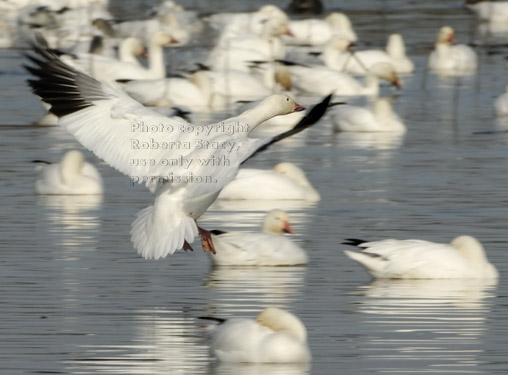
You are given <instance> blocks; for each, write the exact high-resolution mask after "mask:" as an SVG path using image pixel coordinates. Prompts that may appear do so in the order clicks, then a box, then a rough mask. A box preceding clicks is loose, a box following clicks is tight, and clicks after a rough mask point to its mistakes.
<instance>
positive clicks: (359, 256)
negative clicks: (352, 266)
mask: <svg viewBox="0 0 508 375" xmlns="http://www.w3.org/2000/svg"><path fill="white" fill-rule="evenodd" d="M346 244H353V245H356V246H358V247H360V248H362V249H363V250H362V252H361V253H356V252H352V251H348V250H345V251H344V253H345V254H346V255H347V256H348V257H349V258H351V259H353V260H356V261H357V262H358V263H360V264H361V265H362V266H364V267H365V268H366V269H367V271H368V272H369V273H370V274H371V275H372V276H374V277H377V278H386V279H488V278H497V277H498V272H497V270H496V268H495V267H494V266H493V265H492V264H491V263H490V262H489V261H488V259H487V256H486V255H485V250H484V249H483V246H482V245H481V243H480V242H479V241H478V240H477V239H475V238H473V237H471V236H460V237H457V238H455V239H454V240H453V241H452V242H451V243H450V244H440V243H434V242H429V241H422V240H382V241H373V242H362V241H356V240H351V241H350V242H347V243H346Z"/></svg>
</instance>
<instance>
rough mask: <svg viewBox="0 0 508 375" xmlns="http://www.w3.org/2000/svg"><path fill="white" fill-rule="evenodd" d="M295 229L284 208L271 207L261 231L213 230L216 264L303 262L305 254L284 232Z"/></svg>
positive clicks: (213, 258)
mask: <svg viewBox="0 0 508 375" xmlns="http://www.w3.org/2000/svg"><path fill="white" fill-rule="evenodd" d="M285 233H294V231H293V229H292V228H291V225H290V224H289V215H288V214H287V213H286V212H285V211H283V210H278V209H276V210H272V211H270V212H269V213H268V214H267V215H266V216H265V219H264V221H263V227H262V231H261V232H260V233H245V232H222V231H212V241H213V244H214V247H215V250H216V253H215V255H212V256H211V257H210V258H211V259H212V262H213V264H215V265H217V266H294V265H299V264H306V263H307V262H308V258H307V254H306V253H305V250H303V249H302V248H301V247H300V246H298V245H296V244H295V243H293V242H292V241H291V240H290V239H288V238H287V237H285V236H283V234H285Z"/></svg>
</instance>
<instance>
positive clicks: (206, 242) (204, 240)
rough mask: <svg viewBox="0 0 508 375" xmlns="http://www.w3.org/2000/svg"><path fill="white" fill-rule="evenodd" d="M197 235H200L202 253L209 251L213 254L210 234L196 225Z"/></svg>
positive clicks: (213, 249) (213, 248)
mask: <svg viewBox="0 0 508 375" xmlns="http://www.w3.org/2000/svg"><path fill="white" fill-rule="evenodd" d="M198 231H199V234H201V244H202V246H203V251H209V252H211V253H212V254H215V247H214V246H213V241H212V234H211V233H210V232H209V231H207V230H206V229H203V228H201V227H200V226H199V225H198Z"/></svg>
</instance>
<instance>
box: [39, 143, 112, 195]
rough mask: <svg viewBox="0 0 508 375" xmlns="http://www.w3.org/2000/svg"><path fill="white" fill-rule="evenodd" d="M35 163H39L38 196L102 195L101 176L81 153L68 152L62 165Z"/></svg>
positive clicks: (75, 151)
mask: <svg viewBox="0 0 508 375" xmlns="http://www.w3.org/2000/svg"><path fill="white" fill-rule="evenodd" d="M35 162H36V163H38V165H37V167H36V170H37V172H38V177H37V180H36V181H35V191H36V192H37V194H47V195H86V194H90V195H92V194H102V191H103V185H102V179H101V175H100V174H99V172H98V171H97V169H95V167H94V166H93V165H92V164H90V163H87V162H85V157H84V155H83V153H82V152H81V151H78V150H71V151H68V152H67V153H65V155H64V156H63V157H62V160H61V161H60V163H55V164H51V163H48V162H45V161H40V160H36V161H35Z"/></svg>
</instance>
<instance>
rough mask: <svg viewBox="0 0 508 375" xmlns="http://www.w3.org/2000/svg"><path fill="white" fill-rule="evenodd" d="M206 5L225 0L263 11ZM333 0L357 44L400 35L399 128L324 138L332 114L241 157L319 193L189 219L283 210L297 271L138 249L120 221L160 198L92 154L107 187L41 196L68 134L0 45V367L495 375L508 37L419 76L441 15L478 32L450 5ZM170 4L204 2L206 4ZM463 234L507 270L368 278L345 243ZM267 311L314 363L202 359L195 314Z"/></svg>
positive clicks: (506, 246)
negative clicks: (283, 165)
mask: <svg viewBox="0 0 508 375" xmlns="http://www.w3.org/2000/svg"><path fill="white" fill-rule="evenodd" d="M140 3H141V2H134V1H130V2H128V1H125V2H120V1H117V2H115V9H114V10H115V12H116V13H117V14H125V15H126V16H132V15H133V14H136V12H137V11H138V10H139V9H144V8H145V7H146V6H142V5H140ZM146 3H148V2H146ZM152 3H153V2H152ZM216 3H217V4H218V5H217V9H218V10H221V11H224V10H228V9H234V10H242V9H255V8H256V7H257V6H258V5H260V4H261V3H260V2H232V1H217V2H216ZM285 3H286V2H281V1H279V2H276V4H278V5H282V6H283V5H285ZM342 3H351V4H348V5H345V4H344V5H343V4H340V3H339V2H337V3H330V4H332V5H331V6H329V7H330V8H331V7H333V6H334V5H336V6H337V7H339V5H343V8H342V9H346V10H347V11H348V12H349V14H350V15H351V19H352V22H353V24H354V26H355V29H356V31H357V33H358V35H359V37H360V41H361V43H360V44H361V45H373V46H378V45H382V44H384V40H385V39H386V37H387V35H388V34H389V33H391V32H395V31H397V32H401V33H402V34H403V35H404V37H405V39H406V43H407V49H408V52H409V55H410V57H411V58H412V59H413V61H414V62H415V64H416V68H417V70H416V73H415V74H414V75H412V76H407V77H404V78H403V85H404V88H403V90H401V91H400V92H399V93H397V94H398V96H397V97H396V98H395V101H394V107H395V108H396V110H397V112H398V113H399V114H400V115H401V117H402V118H403V119H404V120H405V123H406V125H407V126H408V132H407V134H406V135H405V136H402V137H398V136H388V135H370V134H363V135H352V134H333V133H332V132H331V125H330V123H329V121H328V120H327V119H324V120H323V121H321V122H320V123H319V124H318V125H317V126H316V127H315V128H313V129H311V130H310V131H308V132H307V133H306V134H303V135H300V136H299V137H298V138H297V139H296V140H288V141H285V142H283V143H281V144H280V145H278V146H277V147H274V148H272V149H271V150H269V151H268V152H265V153H264V154H261V155H259V156H258V157H257V158H256V159H254V160H252V161H250V162H249V165H248V166H249V167H259V168H271V167H272V166H273V165H275V164H276V163H277V162H279V161H286V160H287V161H292V162H295V163H298V164H300V165H301V166H302V167H303V168H304V170H305V171H306V172H307V174H308V177H309V179H310V180H311V181H312V183H313V184H314V185H315V186H316V187H317V188H318V189H319V191H320V192H321V195H322V200H321V201H320V202H319V203H317V204H315V205H305V204H301V203H298V202H289V203H288V202H286V203H282V202H266V203H265V204H260V203H257V202H256V203H254V204H248V203H227V204H226V203H221V204H217V205H216V206H214V208H213V209H210V210H209V211H208V212H207V213H205V215H203V217H202V219H201V224H202V225H203V226H204V227H205V228H215V229H223V230H230V229H241V230H255V229H256V228H257V227H258V226H259V224H260V220H261V218H262V216H263V215H264V213H265V212H266V211H267V210H269V209H271V208H274V207H280V208H285V209H287V210H288V211H289V212H290V213H291V216H292V218H293V222H294V228H295V230H296V232H297V234H296V235H295V236H294V237H293V238H294V241H296V242H298V243H300V244H301V245H302V246H303V247H305V249H306V250H307V251H308V253H309V256H310V259H311V262H310V263H309V264H308V265H307V266H306V267H295V268H291V267H290V268H252V269H236V268H224V269H212V268H211V266H210V261H209V259H207V255H206V254H204V253H203V252H201V250H199V248H200V246H199V245H196V246H195V247H196V250H195V252H193V253H177V254H175V255H174V256H171V257H169V258H166V259H163V260H160V261H146V260H143V259H141V258H140V257H139V256H138V255H137V254H136V252H135V250H134V249H133V248H132V245H131V243H130V241H129V229H130V224H131V222H132V221H133V218H134V216H135V213H136V212H137V211H138V210H140V209H142V208H143V207H145V206H147V205H148V204H150V202H151V199H152V197H151V195H150V194H149V193H148V192H147V191H145V190H144V189H143V188H142V187H139V186H138V187H132V186H130V185H129V181H128V179H127V178H126V177H124V176H122V175H120V174H119V173H118V172H116V171H115V170H113V169H112V168H110V167H108V166H107V165H105V164H104V163H102V162H101V161H100V160H98V159H97V158H95V157H94V156H93V155H92V154H90V153H87V157H88V159H89V160H91V161H92V162H93V163H94V164H96V165H98V166H99V168H100V171H101V172H102V175H103V178H104V180H105V185H106V193H105V195H104V197H103V198H101V199H98V198H87V199H84V198H83V197H38V196H36V195H35V194H34V188H33V184H34V179H35V173H34V167H33V165H32V164H31V163H30V160H33V159H47V160H54V161H55V160H58V158H59V157H60V155H61V154H62V152H63V151H64V150H67V149H69V148H74V147H79V145H78V143H77V142H76V141H74V139H73V138H72V137H71V136H69V135H67V134H66V133H64V132H63V131H61V130H60V129H58V128H41V127H33V126H30V125H29V124H31V123H33V122H36V121H37V120H38V119H39V118H40V116H41V114H42V109H41V107H40V105H39V103H38V102H37V100H36V99H35V98H34V97H33V96H32V95H31V94H30V92H29V91H28V89H27V88H26V85H25V83H24V80H25V79H26V78H27V76H26V75H25V73H24V72H23V70H22V69H21V67H20V64H21V62H22V60H21V59H20V57H19V55H18V52H17V51H12V50H8V51H0V67H1V68H0V69H1V72H2V73H5V74H3V75H0V82H1V85H0V87H2V90H0V125H1V126H0V134H1V138H0V139H1V141H0V146H1V147H0V171H1V172H2V178H1V180H0V187H1V191H2V198H3V199H2V208H1V210H0V218H1V223H2V225H1V227H0V228H1V229H0V251H1V257H0V373H1V374H6V375H7V374H9V375H16V374H41V373H54V374H57V373H61V374H71V373H72V374H231V375H232V374H235V375H236V374H249V375H251V374H252V375H254V374H263V375H268V374H279V375H282V374H284V375H286V374H315V375H317V374H319V375H334V374H348V375H363V374H414V373H433V374H450V373H452V374H506V372H507V370H508V360H507V359H506V348H507V344H508V341H507V337H508V313H507V310H506V309H507V302H506V301H507V300H506V298H507V297H508V293H507V281H506V280H507V274H508V235H507V230H506V228H507V221H506V218H507V217H508V188H507V178H508V177H507V174H508V173H507V172H508V152H507V143H508V133H493V132H492V131H493V130H496V129H497V126H498V125H497V124H496V121H495V116H494V111H493V100H494V98H495V97H496V96H498V95H499V94H500V93H502V92H503V91H504V89H505V85H506V84H507V83H508V79H507V78H506V77H507V74H506V60H505V56H506V55H508V49H507V48H505V47H489V48H478V49H477V51H478V53H479V54H480V56H481V57H480V59H481V68H480V71H479V74H478V75H477V76H474V77H470V78H462V79H460V80H457V79H453V78H452V79H438V78H437V77H435V76H432V75H429V76H428V77H427V80H426V81H425V84H423V82H424V79H423V74H424V67H425V65H426V58H427V55H428V52H429V51H430V48H431V47H432V43H433V41H434V37H435V35H436V32H437V29H438V28H439V27H440V26H442V25H445V24H450V25H452V26H453V27H454V28H455V29H456V31H457V36H458V38H459V41H463V42H469V41H471V40H472V38H473V36H474V32H473V31H474V30H473V31H472V29H471V27H472V25H474V22H473V17H472V15H471V14H469V13H468V12H466V11H465V10H464V9H462V2H461V1H423V0H420V1H416V0H415V1H402V0H400V1H395V0H394V1H388V0H387V1H374V0H372V1H355V2H342ZM182 4H184V5H186V4H187V5H189V6H192V7H195V8H198V7H203V8H201V9H202V10H203V11H205V12H206V11H210V9H208V8H206V7H207V6H208V5H207V4H208V2H205V1H189V2H187V3H185V2H183V3H182ZM132 5H136V7H131V6H132ZM191 52H192V51H191ZM191 52H189V51H186V50H185V49H184V50H183V51H182V53H188V54H189V55H192V53H191ZM179 53H180V52H175V51H171V52H170V55H171V56H178V54H179ZM384 89H385V93H387V94H393V93H394V92H393V91H391V90H390V89H389V88H384ZM318 99H319V98H307V99H306V101H307V102H308V103H312V102H314V101H317V100H318ZM476 132H483V134H475V133H476ZM485 132H487V133H485ZM460 234H471V235H474V236H476V237H477V238H479V239H480V240H481V241H482V242H483V244H484V245H485V248H486V249H487V253H488V256H489V258H490V259H491V261H492V262H493V263H495V264H496V265H497V267H498V269H499V271H500V274H501V278H500V280H499V282H497V283H496V282H490V283H486V282H478V281H467V280H465V281H460V280H459V281H449V280H448V281H440V280H435V281H429V280H415V281H372V280H371V279H370V277H369V276H368V275H367V274H366V272H365V271H364V270H363V269H361V268H360V267H359V266H358V265H357V264H355V263H353V262H352V261H350V260H349V259H347V258H346V257H345V256H344V255H343V253H342V250H343V249H344V246H343V245H341V244H340V243H341V241H342V240H343V239H344V238H348V237H358V238H365V239H382V238H400V239H404V238H421V239H426V240H432V241H438V242H448V241H449V240H450V239H452V238H453V237H455V236H457V235H460ZM266 306H280V307H283V308H287V309H289V310H291V311H293V312H294V313H295V314H297V315H298V316H299V317H300V318H301V319H302V320H303V322H304V323H305V325H306V326H307V328H308V333H309V343H310V347H311V350H312V353H313V361H312V364H311V365H309V366H303V367H302V366H288V365H281V366H267V365H265V366H228V365H223V364H219V363H217V362H216V361H215V360H214V359H213V358H212V357H210V355H209V352H208V345H207V341H206V333H205V330H204V326H203V324H202V323H201V322H200V321H199V320H198V319H197V317H199V316H201V315H215V316H220V317H231V316H246V317H247V316H254V315H255V314H257V312H258V311H260V310H261V309H263V308H265V307H266Z"/></svg>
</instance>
